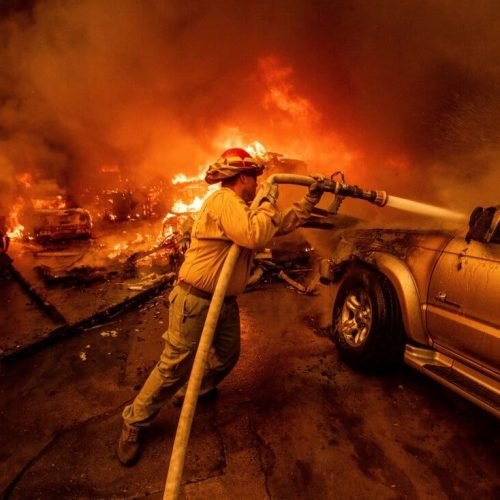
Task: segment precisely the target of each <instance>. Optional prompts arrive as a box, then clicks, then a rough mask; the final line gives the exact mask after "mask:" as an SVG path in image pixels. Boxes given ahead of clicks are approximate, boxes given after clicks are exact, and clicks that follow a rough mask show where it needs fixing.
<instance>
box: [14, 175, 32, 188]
mask: <svg viewBox="0 0 500 500" xmlns="http://www.w3.org/2000/svg"><path fill="white" fill-rule="evenodd" d="M16 181H17V182H19V184H22V185H23V186H24V187H25V188H30V187H31V186H32V185H33V176H32V175H31V174H30V173H29V172H23V173H21V174H18V175H16Z"/></svg>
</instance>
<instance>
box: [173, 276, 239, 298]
mask: <svg viewBox="0 0 500 500" xmlns="http://www.w3.org/2000/svg"><path fill="white" fill-rule="evenodd" d="M178 285H179V286H180V287H181V288H182V289H183V290H185V291H186V292H187V293H190V294H191V295H194V296H195V297H199V298H200V299H206V300H212V294H211V293H208V292H205V290H201V289H199V288H196V287H195V286H193V285H190V284H189V283H186V282H185V281H180V282H179V283H178ZM235 299H236V296H235V295H231V296H230V297H224V302H230V301H231V300H235Z"/></svg>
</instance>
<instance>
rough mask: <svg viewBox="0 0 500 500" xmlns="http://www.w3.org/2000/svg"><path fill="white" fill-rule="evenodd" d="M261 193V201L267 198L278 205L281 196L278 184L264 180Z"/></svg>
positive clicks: (272, 203)
mask: <svg viewBox="0 0 500 500" xmlns="http://www.w3.org/2000/svg"><path fill="white" fill-rule="evenodd" d="M261 194H262V196H261V199H260V203H262V202H263V201H264V200H267V201H268V202H269V203H271V205H276V201H277V200H278V196H279V190H278V184H275V183H271V182H267V181H266V182H264V183H263V184H262V187H261Z"/></svg>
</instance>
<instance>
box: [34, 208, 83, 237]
mask: <svg viewBox="0 0 500 500" xmlns="http://www.w3.org/2000/svg"><path fill="white" fill-rule="evenodd" d="M31 219H32V234H33V237H34V238H35V240H37V241H42V242H43V241H56V240H67V239H77V238H90V237H91V235H92V219H91V217H90V213H89V212H88V210H85V209H84V208H59V209H40V210H36V211H35V212H34V213H33V214H32V215H31Z"/></svg>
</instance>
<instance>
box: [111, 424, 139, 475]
mask: <svg viewBox="0 0 500 500" xmlns="http://www.w3.org/2000/svg"><path fill="white" fill-rule="evenodd" d="M143 432H144V431H143V430H142V429H140V428H139V427H134V426H132V425H127V424H126V423H124V424H123V428H122V433H121V435H120V440H119V441H118V449H117V454H118V460H120V462H121V463H122V464H123V465H126V466H131V465H134V464H135V463H136V462H137V459H138V458H139V451H140V448H141V444H142V438H143V436H142V434H143Z"/></svg>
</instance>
